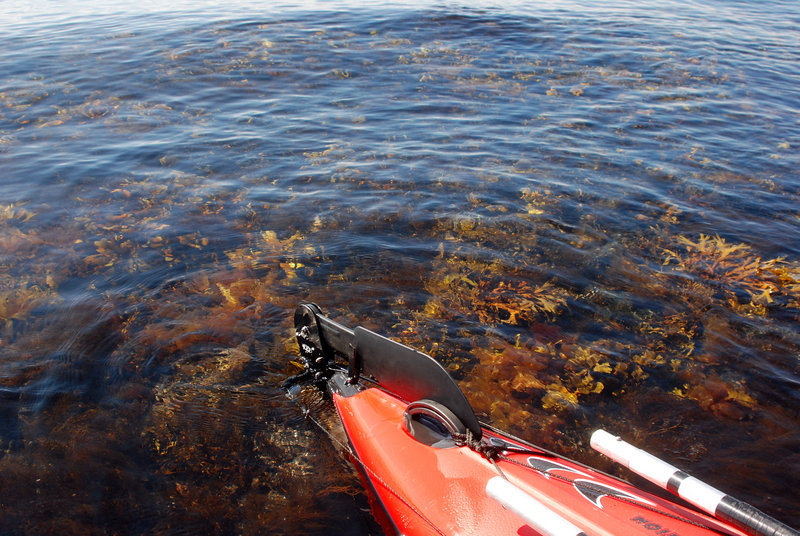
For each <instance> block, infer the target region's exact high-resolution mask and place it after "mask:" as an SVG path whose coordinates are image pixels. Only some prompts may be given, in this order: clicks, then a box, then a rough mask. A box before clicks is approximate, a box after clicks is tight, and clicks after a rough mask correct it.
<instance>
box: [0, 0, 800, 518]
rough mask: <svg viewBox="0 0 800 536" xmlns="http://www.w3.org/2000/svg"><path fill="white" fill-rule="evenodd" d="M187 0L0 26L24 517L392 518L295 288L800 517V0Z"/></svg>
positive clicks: (481, 407) (0, 365) (533, 403)
mask: <svg viewBox="0 0 800 536" xmlns="http://www.w3.org/2000/svg"><path fill="white" fill-rule="evenodd" d="M179 7H180V6H176V8H175V13H172V14H168V13H160V12H158V11H157V10H154V9H153V10H149V12H148V13H146V14H142V15H134V14H133V11H132V10H130V9H127V8H121V9H120V10H119V11H115V12H114V13H113V14H111V13H109V14H107V15H97V14H96V15H92V14H90V13H86V12H85V11H81V10H78V11H76V12H74V13H73V14H72V15H71V16H69V17H68V16H66V15H53V14H49V15H44V13H46V12H47V11H46V10H44V11H42V12H41V13H40V14H39V15H37V16H28V15H20V14H19V12H16V13H15V17H14V18H13V19H9V20H13V21H14V22H13V24H12V23H9V25H8V26H7V27H6V28H5V29H4V30H0V49H2V51H3V54H2V55H0V69H2V72H3V73H4V77H3V79H2V81H0V169H2V170H3V180H2V184H0V400H2V404H0V475H1V476H2V481H3V483H4V486H3V487H4V490H6V491H5V492H4V496H3V497H2V498H0V504H1V505H2V509H0V512H2V519H3V525H4V527H6V530H7V531H9V532H10V533H11V534H43V533H44V534H46V533H59V534H63V533H97V532H104V531H105V532H126V531H127V532H131V533H137V534H138V533H147V534H150V533H179V532H189V533H236V534H249V533H254V534H255V533H265V532H268V533H276V534H323V533H325V534H327V533H329V530H330V527H331V526H336V527H339V529H340V530H339V532H340V533H347V534H374V533H378V532H379V529H378V528H377V525H376V524H375V522H374V521H373V520H372V518H371V516H370V515H369V514H368V513H367V508H368V503H367V499H366V497H365V495H364V494H363V492H362V490H361V487H360V483H359V480H358V477H357V476H356V475H355V474H354V473H353V472H352V470H351V469H350V468H349V467H348V466H347V464H346V462H345V461H344V460H343V459H342V458H341V457H340V456H339V453H338V452H337V448H338V447H337V446H336V444H335V442H331V441H329V440H328V438H327V436H326V434H325V433H323V432H321V431H320V430H319V429H318V426H316V424H314V422H313V421H309V420H308V419H306V418H305V417H304V415H303V409H302V407H301V405H298V404H296V403H295V402H293V401H292V400H289V399H288V398H287V397H286V395H285V393H283V392H282V391H281V388H280V386H281V383H282V382H283V380H284V379H285V378H286V377H287V376H288V375H290V374H293V373H294V372H296V370H297V369H296V366H295V365H293V364H292V360H293V359H294V358H295V357H296V347H295V343H294V341H293V339H292V325H291V314H292V312H293V310H294V307H295V305H296V304H297V303H298V302H299V301H301V300H313V301H316V302H317V303H319V304H320V305H321V306H322V308H323V310H325V311H326V312H327V313H328V314H330V315H331V316H333V317H334V318H337V319H339V320H341V321H342V322H345V323H348V324H356V323H358V324H363V325H366V326H367V327H370V328H373V329H375V330H377V331H380V332H382V333H387V334H389V335H391V336H393V337H394V338H396V339H398V340H401V341H403V342H405V343H406V344H409V345H412V346H414V347H416V348H419V349H421V350H424V351H426V352H429V353H431V354H432V355H435V356H436V357H437V359H439V360H440V361H441V362H443V363H444V364H445V365H446V366H447V367H448V369H449V370H450V371H451V372H452V374H453V375H454V376H455V377H456V378H457V380H458V381H459V382H460V384H461V386H462V387H463V389H464V390H465V392H466V393H467V395H468V398H469V399H470V401H471V402H472V403H473V405H474V406H475V408H476V410H477V411H478V412H479V413H480V415H481V416H482V417H483V418H485V419H486V420H488V421H491V422H492V423H494V424H496V425H499V426H501V427H504V428H507V429H509V431H511V432H513V433H515V434H517V435H520V436H522V437H526V438H528V439H530V440H532V441H534V442H537V443H539V444H542V445H543V446H546V447H549V448H552V449H555V450H558V451H559V452H562V453H564V454H566V455H569V456H572V457H576V458H579V459H581V460H583V461H587V462H590V463H593V464H600V465H601V466H602V467H603V468H604V469H607V470H614V469H613V468H611V467H609V466H608V464H607V463H606V462H604V461H603V460H601V459H599V457H597V456H595V455H594V454H592V453H591V452H588V450H587V438H588V437H589V433H590V432H591V430H593V429H594V428H596V427H598V426H604V427H606V428H608V429H610V430H612V431H614V432H616V433H619V434H622V435H624V436H625V437H626V438H627V439H629V440H631V441H633V442H635V443H637V444H639V445H640V446H642V447H645V448H648V449H650V450H652V451H653V452H654V453H656V454H660V455H662V456H664V457H667V458H669V459H671V460H673V461H675V463H676V464H678V465H682V466H683V467H685V468H686V469H688V470H689V471H691V472H693V473H695V474H697V475H698V476H703V477H706V478H708V479H709V480H711V481H712V483H713V484H714V485H716V486H717V487H720V488H723V489H726V490H729V491H730V492H731V493H732V494H733V495H735V496H738V497H740V498H742V499H745V500H749V501H751V502H753V503H755V504H756V506H758V507H760V508H762V509H763V510H765V511H768V512H770V513H772V514H774V515H775V516H776V517H778V518H781V519H782V520H784V521H786V522H789V523H790V524H794V525H800V511H798V509H797V504H796V500H795V491H794V490H795V489H796V488H797V486H798V485H800V482H799V481H798V479H797V477H796V476H795V475H799V474H800V457H799V456H800V433H799V432H798V430H800V428H799V427H798V412H799V411H800V395H798V392H800V391H798V386H800V362H799V361H798V356H799V355H800V335H798V333H799V332H798V329H797V325H798V321H799V320H800V247H798V244H800V209H799V208H798V207H800V203H799V201H800V190H798V187H800V183H798V180H797V173H796V169H797V168H798V164H800V162H799V161H798V160H799V159H798V157H797V150H796V149H797V147H798V146H800V127H798V117H800V116H799V115H798V110H797V107H796V102H797V97H798V95H797V90H796V88H797V86H798V81H800V68H799V67H798V62H797V61H796V60H797V58H798V54H799V53H800V48H799V47H798V43H800V39H798V37H800V36H798V35H797V33H798V32H797V29H796V28H797V27H798V26H797V24H792V23H790V22H786V21H798V19H800V17H799V15H800V14H798V12H797V11H796V7H795V6H793V5H781V4H780V3H778V4H774V5H773V6H772V7H771V9H773V10H774V13H772V15H773V16H771V17H765V16H763V15H761V14H756V13H750V12H748V11H747V10H748V9H749V8H747V7H746V6H739V5H737V4H736V3H730V2H721V1H720V2H716V3H714V4H713V5H712V6H711V7H708V8H703V7H698V6H690V7H691V9H690V11H691V13H690V12H688V11H686V10H685V9H683V10H679V11H680V13H679V14H678V15H674V13H673V11H674V10H676V9H679V8H687V6H684V5H683V4H682V3H680V2H676V3H674V4H668V5H667V6H665V7H662V8H660V9H656V10H654V9H653V8H651V7H648V8H647V9H644V8H642V7H638V6H635V5H630V4H618V5H616V6H614V7H613V8H609V10H608V11H598V10H597V9H596V8H592V9H583V8H586V7H587V6H581V5H580V3H574V2H573V3H560V4H554V5H553V6H550V7H548V8H547V9H544V8H542V10H541V11H537V9H536V8H534V7H530V6H526V7H521V6H520V7H514V6H511V5H506V6H504V7H503V8H502V9H500V8H493V7H491V6H485V7H484V8H482V9H465V8H459V7H439V8H437V9H427V8H413V7H410V8H405V9H401V8H397V7H390V6H386V5H384V6H381V7H374V8H372V9H367V10H358V11H354V10H350V9H338V10H325V11H321V10H320V11H313V12H300V11H297V10H283V11H274V12H271V13H265V12H263V11H260V9H261V8H260V7H258V6H253V5H249V4H247V3H245V2H241V3H239V4H236V5H235V6H233V8H235V9H232V11H229V12H227V13H225V14H221V13H219V12H217V11H215V9H214V8H211V7H209V8H207V9H206V11H202V10H200V11H196V12H195V13H194V14H187V13H185V12H184V13H183V14H182V15H179V14H177V13H179V12H180V11H181V9H179ZM339 7H342V6H339ZM4 9H8V8H4ZM100 11H101V12H102V11H103V10H100ZM742 13H744V14H746V15H748V16H747V17H745V18H744V19H743V18H742V17H740V16H739V15H742ZM743 30H746V31H743ZM509 393H510V395H511V396H508V395H509ZM306 405H308V404H306ZM311 406H314V407H315V408H316V406H315V405H314V404H311ZM317 409H319V408H317ZM316 413H319V412H318V411H316ZM322 413H323V414H325V412H324V411H323V412H322ZM318 419H320V417H319V416H318ZM322 420H323V421H324V418H323V419H322ZM328 431H329V430H328ZM776 459H779V460H781V465H782V467H784V468H785V470H783V471H782V472H781V473H780V474H776V473H774V472H773V470H772V469H771V468H772V464H773V460H776ZM334 523H335V525H334Z"/></svg>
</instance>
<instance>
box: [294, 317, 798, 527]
mask: <svg viewBox="0 0 800 536" xmlns="http://www.w3.org/2000/svg"><path fill="white" fill-rule="evenodd" d="M294 319H295V328H296V334H297V340H298V342H299V346H300V354H301V358H302V359H303V361H304V364H305V367H306V370H305V371H304V372H303V373H302V374H301V375H300V376H298V377H295V378H293V379H291V380H290V382H292V383H302V382H303V381H309V382H312V383H315V384H316V385H317V386H319V387H320V388H322V389H323V391H324V392H326V393H329V394H330V397H331V399H332V401H333V404H334V406H335V408H336V411H337V413H338V414H339V417H340V418H341V421H342V425H343V427H344V431H345V433H346V436H347V441H348V442H349V445H348V448H349V450H350V454H351V456H352V458H353V460H354V461H355V463H356V465H357V468H358V469H359V470H360V472H361V474H362V476H363V478H364V481H365V483H366V485H367V487H368V488H369V490H370V491H371V494H372V496H373V498H375V499H377V505H378V506H377V508H378V509H379V510H380V511H378V512H376V517H378V518H379V519H384V520H386V522H385V523H384V525H385V526H384V529H385V530H386V531H387V532H388V533H395V534H403V535H406V536H411V535H450V534H453V535H455V534H474V535H478V534H493V535H494V534H498V535H499V534H516V535H519V536H536V535H539V536H581V535H586V536H612V535H626V536H627V535H631V536H639V535H642V536H644V535H647V536H653V535H657V536H709V535H728V536H743V535H750V536H800V532H798V531H796V530H794V529H791V528H789V527H787V526H786V525H783V524H782V523H780V522H778V521H776V520H774V519H772V518H771V517H769V516H767V515H766V514H763V513H762V512H760V511H758V510H756V509H755V508H753V507H752V506H750V505H747V504H745V503H742V502H741V501H736V500H735V499H733V498H731V497H729V496H727V495H725V494H723V493H722V492H719V491H717V490H715V489H714V488H712V487H711V486H708V485H707V484H704V483H702V482H700V481H699V480H697V479H695V478H693V477H690V476H688V475H686V474H685V473H683V472H682V471H679V470H677V469H676V468H674V467H672V466H671V465H669V464H666V463H665V462H662V461H661V460H658V459H657V458H655V457H653V456H651V455H649V454H647V453H645V452H643V451H641V450H639V449H636V448H635V447H633V446H631V445H628V444H627V443H624V442H623V441H621V440H619V438H615V437H613V436H611V435H610V434H607V433H606V432H602V431H598V432H596V434H595V436H594V437H593V441H592V443H593V446H596V448H597V449H598V450H599V451H600V452H602V453H604V454H606V455H608V456H610V457H612V459H615V460H616V461H618V462H620V463H623V464H624V465H626V466H627V467H629V468H630V469H631V470H633V471H635V472H639V473H640V474H642V476H644V477H645V478H649V479H650V480H652V481H653V482H656V483H658V484H659V485H661V486H662V487H664V488H665V489H667V490H668V491H672V492H673V493H676V494H677V495H679V496H680V497H682V498H683V499H685V500H687V501H688V502H690V503H693V504H695V505H697V506H699V508H700V509H697V510H696V509H694V508H690V507H687V506H683V505H681V504H678V503H677V502H673V501H671V500H668V499H666V498H663V497H658V496H656V495H653V494H650V493H647V492H645V491H643V490H641V489H638V488H636V487H634V486H633V485H631V484H629V483H627V482H625V481H622V480H619V479H617V478H614V477H611V476H609V475H607V474H605V473H602V472H600V471H598V470H596V469H593V468H590V467H587V466H585V465H582V464H580V463H578V462H575V461H572V460H569V459H567V458H563V457H561V456H558V455H557V454H554V453H552V452H549V451H547V450H544V449H542V448H539V447H536V446H534V445H532V444H529V443H527V442H525V441H522V440H520V439H517V438H515V437H513V436H510V435H508V434H505V433H503V432H501V431H499V430H495V429H494V428H492V427H490V426H487V425H482V424H481V423H480V422H479V421H478V419H477V418H476V416H475V413H474V412H473V410H472V407H471V406H470V404H469V402H468V401H467V399H466V397H465V396H464V394H463V393H462V392H461V390H460V389H459V387H458V385H456V383H455V382H454V381H453V379H452V378H451V377H450V375H449V374H448V373H447V372H446V371H445V370H444V368H442V366H441V365H439V363H437V362H436V361H435V360H434V359H433V358H431V357H430V356H427V355H425V354H423V353H421V352H418V351H416V350H414V349H412V348H409V347H407V346H404V345H402V344H400V343H397V342H395V341H392V340H390V339H387V338H385V337H383V336H381V335H378V334H377V333H374V332H372V331H370V330H368V329H365V328H363V327H356V328H354V329H350V328H347V327H345V326H343V325H341V324H339V323H337V322H335V321H333V320H331V319H330V318H328V317H326V316H324V315H323V314H322V312H321V311H320V309H319V307H317V306H316V305H314V304H301V305H300V306H299V307H298V308H297V310H296V311H295V317H294ZM701 510H703V511H701ZM709 514H710V515H709ZM712 516H714V517H712Z"/></svg>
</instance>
